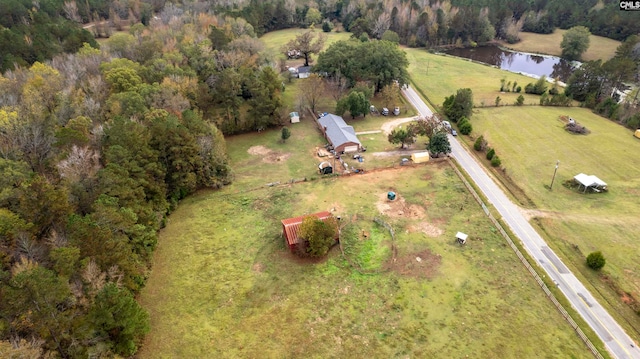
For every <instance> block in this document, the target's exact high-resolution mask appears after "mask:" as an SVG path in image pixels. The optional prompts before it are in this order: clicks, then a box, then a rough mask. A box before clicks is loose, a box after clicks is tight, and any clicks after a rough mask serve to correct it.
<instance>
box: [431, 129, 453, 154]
mask: <svg viewBox="0 0 640 359" xmlns="http://www.w3.org/2000/svg"><path fill="white" fill-rule="evenodd" d="M427 149H428V150H429V152H431V155H433V157H439V156H440V154H448V153H451V144H450V143H449V138H448V137H447V134H446V133H445V132H436V133H435V134H434V135H433V136H431V138H429V145H428V146H427Z"/></svg>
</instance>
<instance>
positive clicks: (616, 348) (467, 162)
mask: <svg viewBox="0 0 640 359" xmlns="http://www.w3.org/2000/svg"><path fill="white" fill-rule="evenodd" d="M402 92H403V94H404V95H405V97H406V98H407V99H408V100H409V102H411V104H412V105H413V106H414V107H415V108H416V109H417V110H418V112H420V114H421V115H422V116H431V115H432V114H433V112H432V111H431V109H429V107H427V105H426V104H425V103H424V101H422V99H421V98H420V97H419V96H418V94H417V93H416V92H415V91H414V90H413V89H412V88H410V87H407V88H405V89H403V90H402ZM449 142H450V143H451V154H452V155H453V157H454V158H455V159H456V160H457V161H458V163H459V164H460V166H461V167H462V168H463V169H464V171H466V172H467V173H468V174H469V176H470V177H471V179H472V181H473V182H474V183H475V184H476V186H477V187H478V188H479V189H480V190H481V191H482V193H483V194H484V196H485V197H486V198H487V200H488V201H489V203H491V204H492V205H493V206H494V207H495V208H496V210H497V211H498V213H500V215H501V216H502V218H503V220H504V222H505V223H506V224H507V225H508V226H509V227H510V228H511V230H512V231H513V233H514V234H515V235H516V236H517V237H518V238H519V239H520V241H521V243H522V245H523V246H524V248H525V250H526V251H527V252H528V253H529V255H530V256H531V257H532V258H534V259H536V260H538V261H540V267H542V269H543V270H544V271H545V272H546V273H547V275H548V276H549V277H550V278H551V279H552V280H553V281H554V283H557V285H558V288H559V289H560V291H561V292H562V293H563V294H564V296H565V297H566V298H567V300H569V302H570V303H571V305H572V306H573V308H574V309H575V310H576V312H578V314H580V316H581V317H582V318H583V319H584V320H585V321H586V322H587V323H588V324H589V326H590V327H591V328H592V329H593V331H594V332H595V333H596V334H597V335H598V337H599V338H600V339H601V340H602V342H603V343H604V344H605V347H606V348H607V350H608V351H609V354H611V356H612V357H614V358H620V359H623V358H624V359H626V358H633V359H640V348H638V346H637V345H636V344H635V343H634V341H633V340H632V339H631V337H630V336H629V335H628V334H627V333H626V332H625V331H624V330H623V329H622V327H621V326H620V325H619V324H618V323H617V322H616V321H615V319H613V317H612V316H611V315H610V314H609V313H608V312H607V311H606V310H605V309H604V307H602V305H600V303H598V301H597V300H596V299H595V298H594V297H593V296H592V295H591V293H590V292H589V291H588V290H587V288H586V287H585V286H584V285H583V284H582V283H581V282H580V281H579V280H578V278H577V277H576V276H575V275H574V274H573V273H572V272H571V271H570V270H569V269H568V268H567V267H566V266H565V265H564V263H562V261H561V260H560V257H558V256H557V255H556V254H555V253H554V252H553V250H552V249H551V248H549V247H548V245H547V244H546V242H545V241H544V239H543V238H542V237H541V236H540V235H539V234H538V233H537V232H536V231H535V229H534V228H533V227H532V226H531V224H529V222H528V221H527V220H526V219H525V218H524V216H523V215H522V213H521V212H520V211H519V210H518V208H517V206H516V205H515V204H514V203H513V202H511V200H509V198H508V197H507V196H506V195H505V193H504V192H503V191H502V190H501V189H500V187H498V185H497V184H496V183H495V182H494V181H493V179H492V178H491V177H490V176H489V175H488V174H487V173H486V171H485V170H484V169H483V168H482V166H481V165H480V164H479V163H478V162H477V161H476V160H475V158H474V157H473V156H471V154H469V153H468V152H467V151H466V150H465V148H464V147H462V145H460V143H459V142H458V140H457V139H456V138H455V137H453V136H449ZM543 248H544V250H543ZM543 261H544V262H543Z"/></svg>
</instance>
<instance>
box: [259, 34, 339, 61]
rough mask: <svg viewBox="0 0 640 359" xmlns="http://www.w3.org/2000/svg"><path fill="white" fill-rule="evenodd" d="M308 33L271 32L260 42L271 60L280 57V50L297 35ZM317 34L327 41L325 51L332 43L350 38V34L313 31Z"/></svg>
mask: <svg viewBox="0 0 640 359" xmlns="http://www.w3.org/2000/svg"><path fill="white" fill-rule="evenodd" d="M306 31H309V29H286V30H280V31H273V32H269V33H266V34H264V35H263V36H262V37H261V38H260V40H262V42H263V43H264V45H265V50H266V51H267V54H269V55H271V56H272V57H273V58H276V56H278V55H280V48H281V47H282V46H283V45H284V44H286V43H287V42H289V41H290V40H293V39H294V38H295V37H296V36H297V35H300V34H302V33H303V32H306ZM315 31H316V32H317V33H318V34H325V35H326V36H327V40H326V42H325V44H324V48H325V49H326V48H327V47H329V46H330V45H331V44H333V43H334V42H337V41H340V40H347V39H349V37H351V33H349V32H333V31H332V32H323V31H322V29H316V30H315Z"/></svg>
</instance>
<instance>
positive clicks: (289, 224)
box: [282, 211, 333, 253]
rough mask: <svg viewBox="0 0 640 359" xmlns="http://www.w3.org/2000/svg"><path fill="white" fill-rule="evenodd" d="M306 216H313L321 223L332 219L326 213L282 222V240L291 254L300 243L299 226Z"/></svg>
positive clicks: (329, 214)
mask: <svg viewBox="0 0 640 359" xmlns="http://www.w3.org/2000/svg"><path fill="white" fill-rule="evenodd" d="M308 216H315V217H317V218H318V219H319V220H321V221H326V220H327V219H329V218H331V217H333V215H332V214H331V213H329V212H327V211H323V212H318V213H313V214H308V215H304V216H299V217H294V218H287V219H283V220H282V234H283V235H284V240H285V242H286V243H287V246H289V250H290V251H291V253H294V252H295V250H296V246H297V245H298V243H300V225H301V224H302V220H304V218H305V217H308Z"/></svg>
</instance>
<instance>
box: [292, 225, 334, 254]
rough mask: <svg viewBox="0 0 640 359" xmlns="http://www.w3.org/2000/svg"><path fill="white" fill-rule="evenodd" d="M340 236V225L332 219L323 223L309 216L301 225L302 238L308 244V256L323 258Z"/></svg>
mask: <svg viewBox="0 0 640 359" xmlns="http://www.w3.org/2000/svg"><path fill="white" fill-rule="evenodd" d="M337 234H338V223H337V221H336V220H335V218H333V217H331V218H328V219H326V220H325V221H322V220H320V219H318V218H317V217H314V216H307V217H305V218H304V219H303V220H302V224H301V225H300V237H301V238H303V239H304V240H305V241H307V242H308V247H307V254H308V255H310V256H312V257H322V256H324V255H325V254H327V252H328V251H329V248H331V245H333V243H335V238H336V236H337Z"/></svg>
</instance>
